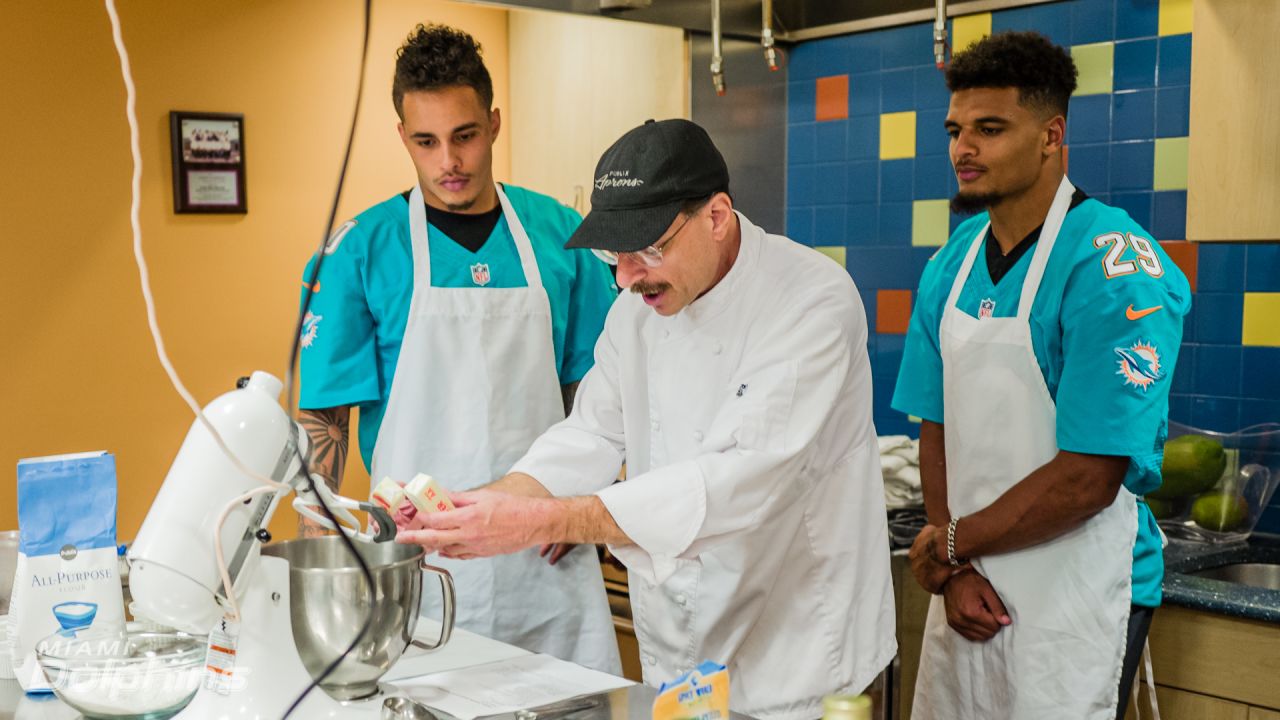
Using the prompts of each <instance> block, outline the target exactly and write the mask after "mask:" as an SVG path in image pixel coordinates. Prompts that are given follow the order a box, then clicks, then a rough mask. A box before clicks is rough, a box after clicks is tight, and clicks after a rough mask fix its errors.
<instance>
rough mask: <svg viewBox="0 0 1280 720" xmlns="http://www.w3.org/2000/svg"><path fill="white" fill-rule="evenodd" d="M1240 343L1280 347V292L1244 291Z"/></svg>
mask: <svg viewBox="0 0 1280 720" xmlns="http://www.w3.org/2000/svg"><path fill="white" fill-rule="evenodd" d="M1240 344H1241V345H1270V346H1272V347H1280V293H1245V294H1244V323H1243V326H1242V327H1241V329H1240Z"/></svg>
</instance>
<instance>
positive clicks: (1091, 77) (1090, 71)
mask: <svg viewBox="0 0 1280 720" xmlns="http://www.w3.org/2000/svg"><path fill="white" fill-rule="evenodd" d="M1071 59H1072V60H1074V61H1075V63H1076V70H1077V71H1079V76H1078V78H1077V82H1076V91H1075V93H1073V94H1074V95H1101V94H1104V93H1109V92H1111V88H1112V72H1113V70H1114V69H1115V59H1116V45H1115V43H1109V42H1104V43H1093V44H1092V45H1074V46H1072V48H1071Z"/></svg>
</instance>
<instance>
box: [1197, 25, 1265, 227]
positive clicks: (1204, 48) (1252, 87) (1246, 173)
mask: <svg viewBox="0 0 1280 720" xmlns="http://www.w3.org/2000/svg"><path fill="white" fill-rule="evenodd" d="M1193 23H1194V27H1195V32H1194V34H1193V41H1192V43H1191V135H1190V140H1189V141H1188V150H1187V239H1188V240H1231V241H1237V240H1280V202H1277V198H1280V143H1277V142H1276V138H1280V90H1277V88H1276V78H1277V77H1280V52H1277V51H1276V28H1280V2H1276V0H1195V4H1194V16H1193Z"/></svg>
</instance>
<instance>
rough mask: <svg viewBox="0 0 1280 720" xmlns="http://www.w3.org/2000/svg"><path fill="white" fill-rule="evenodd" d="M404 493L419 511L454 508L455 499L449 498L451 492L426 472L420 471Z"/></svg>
mask: <svg viewBox="0 0 1280 720" xmlns="http://www.w3.org/2000/svg"><path fill="white" fill-rule="evenodd" d="M404 494H405V497H407V498H408V499H409V502H411V503H413V506H414V507H416V508H417V509H418V512H442V511H444V510H452V509H453V501H452V500H450V499H449V494H448V493H446V492H445V491H444V488H442V487H440V485H439V484H437V483H436V481H435V478H433V477H431V476H430V475H428V474H426V473H418V476H417V477H415V478H414V479H412V480H410V481H409V484H408V485H406V486H405V488H404Z"/></svg>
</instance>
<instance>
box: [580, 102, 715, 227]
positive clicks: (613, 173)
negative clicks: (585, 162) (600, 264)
mask: <svg viewBox="0 0 1280 720" xmlns="http://www.w3.org/2000/svg"><path fill="white" fill-rule="evenodd" d="M595 178H596V179H595V184H594V187H593V188H592V190H591V212H589V213H587V216H586V217H585V218H584V219H583V220H582V224H581V225H579V226H578V229H577V230H576V231H574V233H573V235H572V236H571V237H570V238H569V242H567V243H565V247H567V248H591V249H595V250H612V251H614V252H636V251H638V250H643V249H645V248H647V247H649V246H650V245H652V244H654V243H655V242H657V241H658V239H659V238H661V237H662V233H664V232H666V230H667V228H668V227H670V226H671V223H672V222H673V221H674V220H675V219H676V215H677V214H679V212H680V208H681V207H683V206H684V204H685V203H686V202H688V201H690V200H697V199H701V198H705V197H707V196H709V195H711V194H713V193H717V192H728V190H729V168H728V167H727V166H726V165H725V163H724V156H722V155H721V154H720V151H719V150H717V149H716V146H715V143H713V142H711V137H710V136H709V135H707V131H706V130H703V129H702V127H701V126H699V125H697V124H696V123H692V122H690V121H688V120H680V119H676V120H662V121H654V120H646V121H645V123H644V124H643V125H641V126H640V127H638V128H635V129H633V130H631V131H629V132H628V133H627V134H626V135H623V136H622V137H621V138H619V139H618V141H617V142H615V143H614V144H613V146H612V147H610V148H609V149H608V150H606V151H605V152H604V155H603V156H602V157H601V158H600V162H599V163H597V164H596V176H595Z"/></svg>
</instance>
